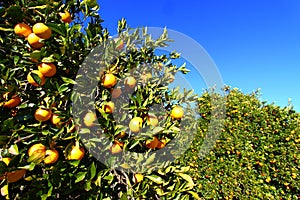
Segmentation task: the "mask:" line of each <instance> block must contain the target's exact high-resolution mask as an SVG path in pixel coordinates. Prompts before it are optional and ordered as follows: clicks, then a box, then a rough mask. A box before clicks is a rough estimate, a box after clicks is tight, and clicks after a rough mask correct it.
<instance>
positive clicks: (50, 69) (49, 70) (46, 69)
mask: <svg viewBox="0 0 300 200" xmlns="http://www.w3.org/2000/svg"><path fill="white" fill-rule="evenodd" d="M38 69H39V71H40V72H41V73H42V74H43V75H44V76H47V77H51V76H54V75H55V74H56V66H55V65H54V64H53V63H40V64H39V65H38Z"/></svg>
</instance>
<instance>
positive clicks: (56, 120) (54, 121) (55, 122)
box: [51, 114, 60, 125]
mask: <svg viewBox="0 0 300 200" xmlns="http://www.w3.org/2000/svg"><path fill="white" fill-rule="evenodd" d="M51 123H52V124H53V125H59V124H60V117H59V115H58V114H53V115H52V117H51Z"/></svg>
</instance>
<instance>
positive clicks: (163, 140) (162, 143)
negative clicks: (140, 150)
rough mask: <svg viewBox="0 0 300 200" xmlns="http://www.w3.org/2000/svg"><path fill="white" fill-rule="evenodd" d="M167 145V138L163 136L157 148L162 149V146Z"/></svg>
mask: <svg viewBox="0 0 300 200" xmlns="http://www.w3.org/2000/svg"><path fill="white" fill-rule="evenodd" d="M166 145H167V141H166V139H164V138H163V139H161V140H159V141H158V144H157V146H156V148H158V149H161V148H164V147H165V146H166Z"/></svg>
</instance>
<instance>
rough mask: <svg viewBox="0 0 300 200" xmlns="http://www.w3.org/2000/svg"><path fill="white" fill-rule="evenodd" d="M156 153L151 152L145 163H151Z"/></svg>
mask: <svg viewBox="0 0 300 200" xmlns="http://www.w3.org/2000/svg"><path fill="white" fill-rule="evenodd" d="M155 156H156V153H153V154H151V156H150V157H149V158H148V159H147V160H146V165H149V164H150V163H152V162H153V161H154V159H155Z"/></svg>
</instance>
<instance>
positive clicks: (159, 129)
mask: <svg viewBox="0 0 300 200" xmlns="http://www.w3.org/2000/svg"><path fill="white" fill-rule="evenodd" d="M163 130H164V128H163V127H160V126H157V127H155V128H154V129H153V132H152V134H153V135H155V134H157V133H159V132H162V131H163Z"/></svg>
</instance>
